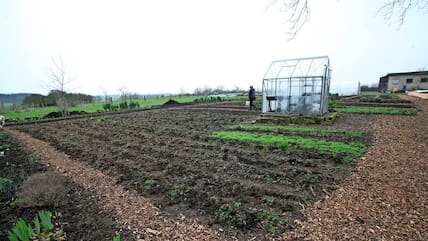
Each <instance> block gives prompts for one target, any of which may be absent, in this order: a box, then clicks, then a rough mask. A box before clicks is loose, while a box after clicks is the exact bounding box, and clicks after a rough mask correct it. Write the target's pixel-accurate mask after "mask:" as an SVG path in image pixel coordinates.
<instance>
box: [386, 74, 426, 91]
mask: <svg viewBox="0 0 428 241" xmlns="http://www.w3.org/2000/svg"><path fill="white" fill-rule="evenodd" d="M403 86H405V89H406V90H414V89H428V71H416V72H403V73H389V74H387V75H385V76H383V77H380V79H379V87H378V90H379V92H396V91H400V90H402V89H403Z"/></svg>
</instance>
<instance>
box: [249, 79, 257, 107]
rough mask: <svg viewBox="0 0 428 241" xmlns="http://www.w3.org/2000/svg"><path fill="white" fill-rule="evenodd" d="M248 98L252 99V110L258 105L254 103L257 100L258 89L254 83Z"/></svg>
mask: <svg viewBox="0 0 428 241" xmlns="http://www.w3.org/2000/svg"><path fill="white" fill-rule="evenodd" d="M248 99H249V100H250V110H251V109H253V108H254V109H256V105H255V104H254V101H255V100H256V90H255V89H254V87H253V86H252V85H251V86H250V91H248Z"/></svg>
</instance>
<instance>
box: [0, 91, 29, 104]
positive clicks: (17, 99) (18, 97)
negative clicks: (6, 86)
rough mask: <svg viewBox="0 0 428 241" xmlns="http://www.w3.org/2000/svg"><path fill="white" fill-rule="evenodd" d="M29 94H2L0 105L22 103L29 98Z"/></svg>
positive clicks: (0, 95)
mask: <svg viewBox="0 0 428 241" xmlns="http://www.w3.org/2000/svg"><path fill="white" fill-rule="evenodd" d="M29 95H31V94H29V93H17V94H0V103H3V104H13V103H22V101H24V99H25V97H27V96H29Z"/></svg>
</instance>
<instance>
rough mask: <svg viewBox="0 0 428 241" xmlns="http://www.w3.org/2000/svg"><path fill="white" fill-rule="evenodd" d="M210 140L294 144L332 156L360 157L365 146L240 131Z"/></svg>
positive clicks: (228, 132) (217, 135)
mask: <svg viewBox="0 0 428 241" xmlns="http://www.w3.org/2000/svg"><path fill="white" fill-rule="evenodd" d="M211 137H212V138H218V139H225V140H237V141H243V142H259V143H263V144H271V145H276V146H278V147H281V146H284V145H288V144H294V145H297V146H299V147H300V148H304V149H315V150H318V151H319V152H321V153H328V154H333V155H338V154H344V155H350V156H361V155H363V154H364V153H365V152H366V149H367V148H366V146H365V145H364V144H362V143H356V142H352V143H349V144H347V143H342V142H336V141H325V140H318V139H312V138H303V137H296V136H285V135H273V134H267V133H248V132H242V131H217V132H213V133H212V134H211Z"/></svg>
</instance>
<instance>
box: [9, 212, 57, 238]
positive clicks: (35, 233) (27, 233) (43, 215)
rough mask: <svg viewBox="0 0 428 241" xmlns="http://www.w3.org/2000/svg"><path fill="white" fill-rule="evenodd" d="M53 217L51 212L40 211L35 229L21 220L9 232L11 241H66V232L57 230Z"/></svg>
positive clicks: (35, 220)
mask: <svg viewBox="0 0 428 241" xmlns="http://www.w3.org/2000/svg"><path fill="white" fill-rule="evenodd" d="M52 217H53V216H52V213H51V212H49V211H39V213H38V215H37V216H36V217H35V218H34V220H33V224H34V228H33V227H32V226H31V224H27V223H26V222H25V221H24V220H23V219H22V218H19V219H18V222H17V223H16V225H15V226H14V227H13V228H12V229H11V230H10V231H9V232H8V238H9V241H30V240H65V234H64V232H63V231H62V229H60V228H55V225H54V224H53V223H52Z"/></svg>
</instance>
